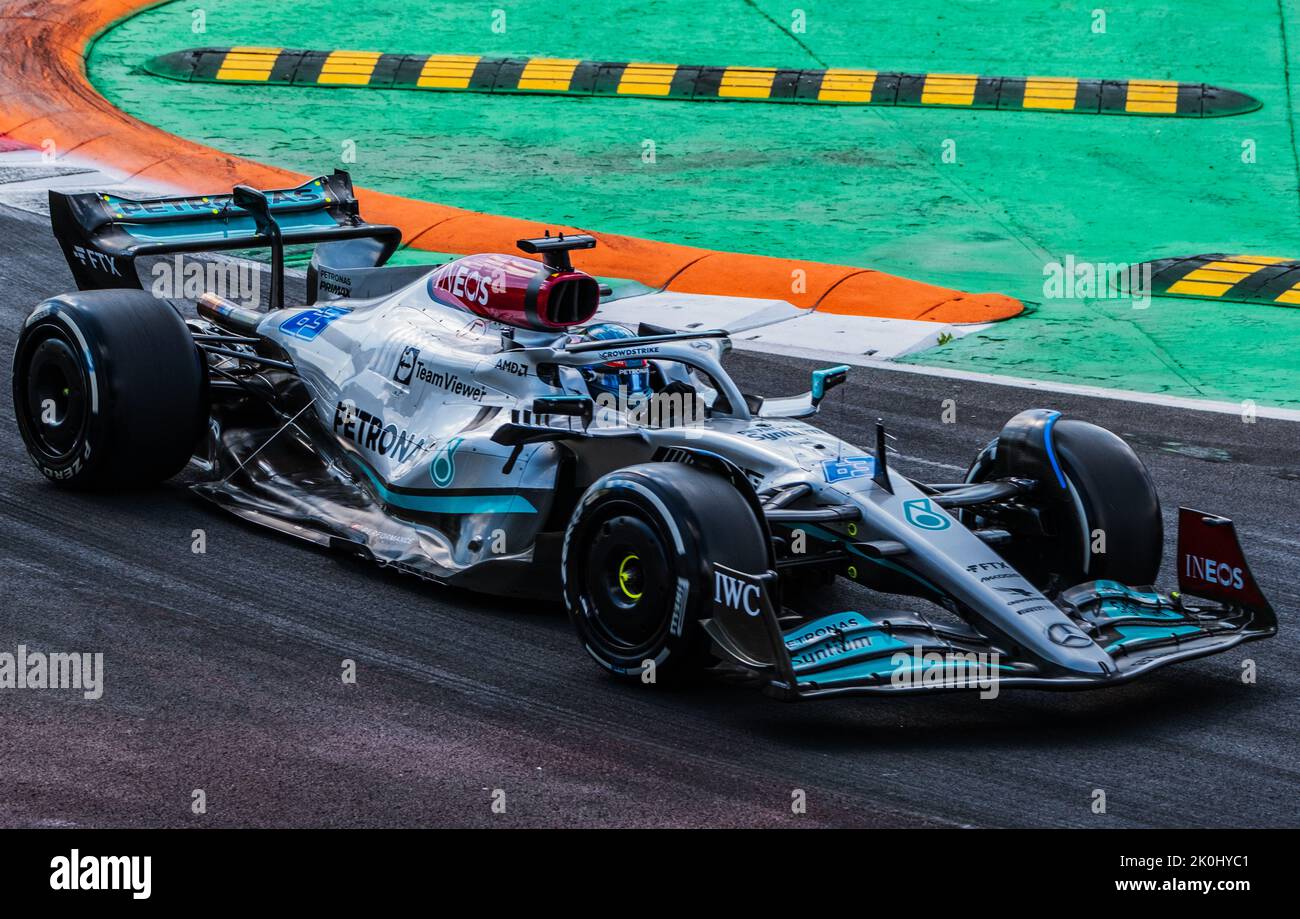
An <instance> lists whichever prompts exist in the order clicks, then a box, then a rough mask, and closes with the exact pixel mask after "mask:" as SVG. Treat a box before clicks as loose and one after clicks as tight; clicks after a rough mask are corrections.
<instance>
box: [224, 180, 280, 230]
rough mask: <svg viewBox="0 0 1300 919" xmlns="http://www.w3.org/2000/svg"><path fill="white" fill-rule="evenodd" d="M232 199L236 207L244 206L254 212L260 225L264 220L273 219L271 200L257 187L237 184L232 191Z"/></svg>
mask: <svg viewBox="0 0 1300 919" xmlns="http://www.w3.org/2000/svg"><path fill="white" fill-rule="evenodd" d="M230 199H231V200H232V201H233V202H234V204H235V207H238V208H242V209H243V210H246V211H248V213H250V214H252V215H253V218H254V219H255V220H256V221H257V225H258V227H261V226H262V221H263V220H270V219H271V202H270V201H268V200H267V198H266V195H264V194H262V192H260V191H258V190H257V189H256V188H250V187H249V186H247V185H236V186H235V187H234V189H232V191H231V193H230Z"/></svg>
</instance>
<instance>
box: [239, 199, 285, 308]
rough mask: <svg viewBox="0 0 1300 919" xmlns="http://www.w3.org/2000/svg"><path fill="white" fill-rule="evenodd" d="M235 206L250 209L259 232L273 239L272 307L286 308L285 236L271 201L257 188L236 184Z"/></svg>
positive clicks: (249, 211)
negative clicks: (273, 215) (281, 233)
mask: <svg viewBox="0 0 1300 919" xmlns="http://www.w3.org/2000/svg"><path fill="white" fill-rule="evenodd" d="M230 200H231V201H232V202H234V205H235V207H238V208H242V209H243V210H246V211H248V213H250V214H251V215H252V216H253V222H254V223H255V224H257V232H258V233H260V234H261V235H263V236H267V237H270V239H271V309H272V310H279V309H283V308H284V238H283V237H282V236H281V235H280V225H279V224H278V223H276V222H275V218H274V217H272V216H271V202H270V201H269V200H267V197H266V195H265V194H263V193H262V192H260V191H258V190H257V189H256V188H250V187H249V186H247V185H236V186H235V187H234V188H233V189H231V191H230Z"/></svg>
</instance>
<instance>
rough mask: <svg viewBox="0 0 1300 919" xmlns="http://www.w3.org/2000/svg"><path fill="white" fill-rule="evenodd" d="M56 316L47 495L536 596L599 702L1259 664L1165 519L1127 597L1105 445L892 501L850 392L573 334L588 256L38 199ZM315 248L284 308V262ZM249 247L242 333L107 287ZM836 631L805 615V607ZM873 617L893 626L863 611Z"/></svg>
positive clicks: (17, 395)
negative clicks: (676, 681)
mask: <svg viewBox="0 0 1300 919" xmlns="http://www.w3.org/2000/svg"><path fill="white" fill-rule="evenodd" d="M51 215H52V221H53V225H54V230H55V235H56V237H57V238H58V240H59V242H60V244H61V245H62V247H63V249H64V252H65V254H66V256H67V259H68V263H69V265H70V266H71V268H72V271H73V274H74V276H75V277H76V280H77V282H78V286H79V287H80V288H81V292H79V293H72V294H66V295H63V296H58V297H54V298H51V299H49V300H46V301H45V302H43V303H41V304H40V305H39V306H38V307H37V308H36V310H35V312H33V313H32V314H31V317H30V318H29V319H28V320H27V323H26V326H25V327H24V329H23V331H22V334H21V337H20V339H19V342H18V346H17V351H16V355H15V360H14V400H15V407H16V413H17V418H18V423H19V427H20V428H21V432H22V436H23V439H24V441H25V442H26V445H27V448H28V450H29V452H30V454H31V457H32V459H33V460H34V461H35V463H36V466H37V468H38V469H40V471H41V473H42V474H43V475H45V477H46V478H48V479H49V480H50V481H52V482H55V483H58V484H61V485H64V486H74V487H86V488H90V487H95V488H116V487H121V486H123V485H128V484H139V483H150V482H157V481H161V480H163V479H166V478H168V477H170V476H173V475H176V474H177V473H179V472H181V470H182V469H183V468H185V467H186V466H187V465H188V466H190V470H191V471H190V473H189V474H190V475H191V477H192V478H193V479H194V480H195V481H194V482H193V484H192V486H191V487H192V488H193V489H194V490H195V491H197V492H198V493H199V494H201V495H203V496H204V497H206V498H208V499H210V500H212V501H213V502H215V503H217V504H219V505H221V506H222V507H224V508H226V509H228V510H229V511H231V512H233V513H235V514H238V515H239V516H241V517H243V518H245V519H247V520H251V521H254V522H256V523H259V524H263V525H265V526H267V527H270V528H272V529H275V530H278V531H280V532H282V533H287V534H291V535H293V536H297V537H300V538H303V539H306V540H310V541H312V542H314V543H317V544H319V545H321V546H327V547H330V548H336V549H342V550H345V551H348V552H352V553H355V554H358V555H361V556H364V557H367V558H369V559H373V560H374V561H375V562H378V563H379V564H381V565H387V566H394V567H397V568H400V569H402V570H405V571H409V572H412V573H414V574H417V575H420V576H422V577H425V578H428V579H431V580H434V581H437V582H441V583H446V584H455V585H463V586H466V587H469V588H472V589H475V590H482V591H490V592H494V593H500V594H508V595H521V596H522V595H542V596H555V597H563V600H564V603H565V605H566V607H567V609H568V612H569V615H570V617H571V619H572V621H573V624H574V626H575V627H576V629H577V632H578V635H579V637H580V640H581V642H582V645H583V646H584V647H585V648H586V650H587V651H588V653H590V655H591V656H592V657H593V658H594V659H595V660H596V661H597V662H598V663H599V664H601V665H602V666H603V667H605V668H607V669H608V670H609V671H611V672H613V673H615V674H618V675H619V676H621V677H625V678H629V679H638V680H642V681H645V682H649V681H650V680H651V679H661V678H662V679H668V678H673V677H685V676H689V675H691V674H695V673H698V672H700V671H701V670H704V669H707V668H718V669H730V670H736V669H739V670H742V671H744V672H746V673H747V674H750V675H752V677H753V678H754V679H755V680H756V681H758V682H760V683H761V684H762V685H764V686H765V687H766V688H767V689H768V691H770V692H771V693H773V694H775V695H778V696H781V697H784V698H805V697H817V696H826V695H837V694H845V693H881V692H899V691H903V692H906V691H913V690H924V691H930V690H935V689H955V688H966V687H971V686H981V687H984V686H987V685H988V684H989V683H990V682H991V681H994V680H996V681H997V682H998V683H999V684H1001V685H1005V686H1032V687H1060V688H1090V687H1100V686H1112V685H1116V684H1119V683H1123V682H1125V681H1126V680H1129V679H1131V678H1133V677H1136V676H1139V675H1141V674H1143V673H1147V672H1148V671H1151V670H1153V669H1155V668H1157V667H1160V666H1163V665H1165V664H1169V663H1173V662H1176V661H1180V660H1186V659H1189V658H1194V657H1199V656H1202V655H1206V654H1211V653H1214V652H1217V651H1223V650H1226V649H1228V648H1231V647H1233V646H1235V645H1238V644H1240V643H1241V642H1244V641H1249V640H1252V639H1257V638H1264V637H1267V636H1270V635H1273V634H1274V633H1275V632H1276V619H1275V617H1274V614H1273V611H1272V609H1271V608H1270V606H1269V604H1268V601H1267V600H1266V599H1265V598H1264V596H1263V595H1262V593H1261V592H1260V590H1259V587H1258V585H1257V584H1256V582H1255V580H1254V578H1253V577H1252V575H1251V572H1250V569H1249V567H1248V566H1247V564H1246V561H1245V558H1244V556H1243V554H1242V551H1241V548H1240V546H1239V544H1238V540H1237V537H1236V534H1235V531H1234V528H1233V525H1232V523H1231V522H1230V521H1229V520H1227V519H1225V518H1223V517H1219V516H1215V515H1212V514H1207V513H1202V512H1198V511H1192V510H1190V509H1186V508H1184V509H1182V510H1181V511H1180V519H1179V527H1180V529H1179V542H1178V560H1177V567H1178V578H1179V590H1178V591H1176V592H1172V593H1162V592H1158V591H1156V590H1155V589H1153V588H1151V587H1150V586H1149V585H1150V584H1151V582H1152V581H1153V580H1154V579H1155V577H1156V574H1157V571H1158V568H1159V565H1160V559H1161V554H1162V546H1163V532H1162V522H1161V521H1162V518H1161V513H1160V505H1159V501H1158V499H1157V497H1156V493H1155V490H1154V487H1153V485H1152V482H1151V479H1150V477H1149V475H1148V473H1147V471H1146V469H1145V468H1144V467H1143V465H1142V463H1141V461H1140V460H1139V459H1138V458H1137V456H1136V455H1135V454H1134V453H1133V451H1132V450H1131V449H1130V448H1129V447H1128V446H1127V445H1126V444H1125V443H1124V442H1123V441H1122V440H1121V439H1120V438H1118V437H1116V436H1115V435H1114V434H1111V433H1109V432H1107V431H1105V430H1103V429H1101V428H1099V427H1096V426H1094V425H1091V424H1088V423H1086V422H1083V421H1078V420H1073V419H1066V418H1062V417H1061V416H1060V415H1059V413H1057V412H1055V411H1050V410H1046V409H1031V410H1028V411H1024V412H1021V413H1020V414H1017V415H1016V416H1015V417H1014V418H1012V419H1011V420H1010V421H1009V422H1008V423H1007V425H1006V427H1005V428H1004V429H1003V430H1002V432H1001V434H1000V435H999V437H998V438H997V439H996V440H995V441H994V442H993V443H991V444H988V445H987V446H986V447H985V448H984V449H983V450H981V451H979V452H978V454H977V456H976V458H975V460H974V462H973V463H972V465H971V467H970V471H969V473H968V475H967V476H966V477H965V479H964V481H960V482H946V483H925V482H920V481H916V480H914V479H911V478H909V477H907V476H905V475H902V474H900V473H899V472H898V471H896V470H894V469H893V468H891V463H890V459H889V454H890V449H889V447H888V446H887V440H888V435H886V433H885V431H884V427H883V425H881V424H880V423H879V422H878V423H877V426H876V437H875V442H874V443H871V444H868V445H866V446H856V445H853V444H849V443H845V442H844V441H841V440H839V439H838V438H836V437H834V436H832V435H830V434H827V433H825V432H824V431H822V430H820V429H818V428H817V427H814V426H813V425H811V424H809V423H808V421H807V420H806V419H808V418H810V417H812V416H813V415H815V414H816V412H817V411H818V406H819V404H820V403H821V402H822V400H823V399H825V398H826V397H827V395H828V393H829V392H830V391H831V390H832V388H833V387H835V386H836V385H838V384H840V383H842V382H843V381H844V380H845V378H846V377H847V375H848V372H849V371H848V368H847V367H831V368H827V369H824V370H818V371H815V372H814V373H813V374H812V379H811V383H810V387H809V391H808V392H805V393H803V394H802V395H797V396H792V397H787V398H763V397H759V396H756V395H752V394H749V393H747V392H745V391H744V390H742V389H741V388H740V387H739V386H738V385H737V384H736V382H734V381H733V380H732V379H731V377H730V376H729V375H728V374H727V372H726V371H725V370H724V369H723V366H722V359H723V358H724V356H725V355H726V354H727V352H728V351H729V349H730V343H729V339H728V336H727V333H726V332H725V331H720V330H719V331H696V332H680V331H673V330H671V329H666V328H660V327H655V326H650V325H645V324H643V325H641V326H640V328H638V329H637V330H635V331H632V330H630V329H626V328H623V327H619V326H614V325H611V324H608V323H596V324H595V325H593V324H592V320H593V319H594V317H595V315H596V313H597V310H598V307H599V305H600V301H601V297H602V286H601V284H600V283H599V282H598V281H597V280H595V279H594V278H592V277H590V276H588V275H586V274H584V273H583V272H581V271H578V270H576V269H574V268H573V267H572V264H571V261H570V258H571V256H570V253H571V252H573V251H574V250H581V249H585V248H590V247H592V246H594V245H595V244H596V240H595V239H594V238H592V237H590V236H585V235H578V236H574V235H570V236H563V235H559V236H546V237H542V238H540V239H529V240H521V241H520V242H519V247H520V248H521V249H522V250H523V251H524V252H525V253H527V254H528V255H533V256H539V257H540V260H537V259H532V258H525V257H521V256H513V255H502V254H485V255H471V256H468V257H465V258H460V259H456V260H454V261H451V262H450V263H447V264H442V265H436V266H411V265H399V266H392V267H386V266H385V263H386V262H387V260H388V258H389V257H390V256H391V255H392V253H393V252H394V250H395V249H396V248H397V246H398V244H399V242H400V234H399V233H398V231H397V230H396V229H394V228H392V227H385V226H377V225H372V224H367V223H365V222H363V221H362V220H361V218H360V216H359V214H358V208H357V202H356V199H355V197H354V196H353V192H352V186H351V182H350V180H349V178H348V176H347V175H346V174H345V173H335V174H334V175H332V176H323V177H321V178H319V179H316V180H314V181H312V182H308V183H306V184H305V185H303V186H301V187H299V188H294V189H287V190H280V191H268V192H259V191H256V190H254V189H250V188H247V187H244V186H240V187H237V188H236V189H235V190H234V192H233V193H232V194H230V195H218V196H207V197H202V198H156V199H150V200H139V201H137V200H129V199H125V198H121V197H116V196H113V195H109V194H77V195H64V194H60V193H56V192H51ZM287 244H313V245H315V250H314V253H313V255H312V258H311V263H310V265H309V268H308V271H307V302H306V303H305V304H304V305H299V306H288V307H286V306H285V304H284V302H283V300H284V282H283V270H284V268H283V265H284V246H285V245H287ZM267 246H269V247H270V250H271V263H272V271H271V295H270V306H269V310H267V311H263V310H261V309H257V308H250V306H247V305H245V306H240V305H238V304H236V303H233V302H231V301H229V300H226V299H223V298H221V297H218V296H215V295H213V294H211V293H204V294H203V295H202V296H199V297H197V298H196V300H192V301H190V302H189V304H188V305H183V304H178V303H177V302H176V301H163V300H159V299H157V298H155V297H154V296H152V295H151V294H150V293H147V292H145V291H143V290H141V289H139V288H140V287H141V282H140V276H139V274H138V266H137V261H136V260H137V259H138V258H143V257H148V256H157V255H160V254H164V253H178V252H192V251H200V250H231V249H248V248H253V247H267ZM836 578H841V579H847V580H848V581H851V582H855V583H856V584H858V585H861V586H862V587H863V588H865V590H862V591H860V593H861V594H862V595H863V597H864V601H863V606H862V607H861V608H860V609H856V610H852V611H840V609H839V608H837V607H831V608H825V607H824V606H823V608H820V609H819V608H817V607H818V602H817V597H818V596H819V595H821V596H824V592H822V593H821V594H819V591H818V590H816V589H813V588H815V586H816V585H817V584H818V583H819V582H825V581H828V580H830V581H833V580H835V579H836ZM891 597H898V598H900V599H894V600H891V599H890V598H891Z"/></svg>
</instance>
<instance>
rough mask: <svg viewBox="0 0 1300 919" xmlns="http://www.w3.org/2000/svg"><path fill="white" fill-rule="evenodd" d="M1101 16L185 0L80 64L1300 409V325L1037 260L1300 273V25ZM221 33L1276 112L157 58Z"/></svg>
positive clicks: (1282, 11)
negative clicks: (1007, 311) (1253, 104)
mask: <svg viewBox="0 0 1300 919" xmlns="http://www.w3.org/2000/svg"><path fill="white" fill-rule="evenodd" d="M1097 7H1098V5H1097V4H1092V3H1081V2H1070V0H1062V2H1058V3H1052V4H1045V3H1042V2H1029V0H1002V2H998V3H985V2H979V3H976V2H961V0H947V2H938V0H910V2H907V3H896V4H869V3H859V2H848V0H843V2H839V3H832V2H825V0H798V2H775V0H716V2H711V3H699V2H687V0H640V2H637V0H603V2H601V3H598V4H589V5H582V6H575V5H573V4H569V5H567V6H557V5H556V4H555V2H554V0H511V2H504V3H501V4H478V3H464V4H453V3H446V4H430V3H426V2H420V0H370V2H368V3H366V4H361V5H358V4H352V3H342V2H338V0H301V2H297V3H292V4H289V3H284V4H279V3H277V4H269V3H265V2H256V0H207V2H205V3H204V4H203V6H202V11H203V13H204V17H203V20H202V26H203V28H204V31H201V32H196V31H195V29H196V28H197V27H198V19H197V18H196V16H197V14H196V12H195V8H194V7H193V5H192V4H187V3H179V2H176V3H170V4H167V5H164V6H161V7H157V8H154V9H151V10H147V11H145V12H143V13H141V14H139V15H137V16H135V17H134V18H131V19H128V20H126V21H125V22H123V23H120V24H118V25H117V26H116V27H114V28H113V29H111V30H110V31H109V32H108V33H106V34H105V35H104V36H103V37H101V39H100V40H99V41H98V42H97V43H96V44H95V46H94V48H93V51H92V53H91V56H90V62H89V71H90V75H91V78H92V80H93V82H94V83H95V85H96V86H97V87H98V88H99V90H100V91H101V92H103V93H104V94H105V95H106V96H107V97H108V98H109V99H110V100H112V101H113V102H114V103H115V104H117V105H118V106H120V107H121V108H123V109H124V110H126V111H128V112H130V113H131V114H133V115H135V116H137V117H139V118H141V119H142V120H144V121H147V122H150V123H152V124H155V125H158V126H159V127H161V128H163V129H165V130H167V131H170V132H172V133H175V134H178V135H181V136H184V137H188V138H191V139H193V140H196V141H199V142H202V143H205V144H209V145H211V146H214V147H217V148H220V149H222V150H225V151H229V152H231V153H236V154H239V155H242V156H247V157H251V158H254V159H257V160H261V161H264V162H268V163H271V164H274V165H277V166H282V167H286V168H290V169H295V170H298V171H301V172H304V173H310V174H318V173H321V172H327V171H329V170H331V169H333V168H335V167H342V168H347V169H349V170H350V171H351V172H352V173H353V176H354V178H355V179H356V181H357V182H358V183H359V184H362V185H366V186H369V187H374V188H380V189H383V190H385V191H389V192H394V193H397V194H403V195H408V196H410V197H414V198H421V199H425V200H430V201H436V202H439V203H442V204H449V205H454V206H457V207H464V208H470V209H473V210H479V211H486V212H490V213H497V214H506V215H510V216H516V217H524V218H530V219H535V220H542V221H555V222H557V223H565V224H573V225H578V226H585V227H591V228H593V229H597V230H601V231H607V232H616V233H626V234H630V235H635V236H644V237H650V238H655V239H661V240H666V241H670V242H678V243H686V244H690V245H697V246H705V247H708V248H714V249H726V250H732V251H740V252H752V253H758V254H764V255H786V256H798V257H802V258H808V259H815V260H818V261H826V262H836V263H840V264H850V265H861V266H865V267H871V268H878V269H881V270H884V271H889V272H892V273H896V274H901V275H905V276H907V277H912V278H916V279H919V280H925V281H930V282H934V283H939V284H945V285H950V286H953V287H957V288H961V289H965V290H971V291H998V292H1004V293H1008V294H1011V295H1013V296H1017V297H1020V298H1021V299H1023V300H1025V301H1026V302H1028V303H1030V304H1031V305H1032V310H1031V312H1030V313H1028V314H1027V315H1025V316H1023V317H1020V318H1017V319H1014V320H1011V321H1008V322H1003V323H999V324H997V325H995V326H993V327H992V328H990V329H988V330H986V331H984V332H981V333H979V334H974V335H969V336H967V337H965V338H961V339H958V340H956V341H952V342H949V343H947V344H945V345H941V346H939V347H937V348H934V349H931V350H929V351H926V352H924V353H922V354H920V355H917V356H914V357H912V358H909V360H911V361H914V362H917V363H922V364H930V365H936V366H948V367H957V368H965V369H971V370H978V371H983V372H989V373H1001V374H1010V375H1015V376H1022V377H1032V378H1039V379H1050V380H1057V381H1068V382H1076V383H1084V384H1094V385H1101V386H1109V387H1119V388H1124V389H1139V390H1144V391H1149V392H1160V393H1168V394H1173V395H1185V396H1199V397H1205V398H1214V399H1225V400H1230V401H1240V400H1254V401H1256V402H1257V403H1259V404H1272V405H1285V406H1292V407H1296V406H1300V347H1298V345H1297V343H1298V341H1300V309H1295V308H1291V309H1288V308H1284V307H1273V306H1266V305H1252V306H1247V305H1243V304H1237V303H1227V302H1225V303H1219V302H1214V301H1196V300H1180V299H1173V298H1155V299H1153V300H1151V302H1150V303H1149V305H1147V306H1146V308H1135V304H1134V303H1133V302H1131V301H1129V300H1108V299H1095V298H1087V297H1084V298H1077V297H1072V298H1047V297H1045V296H1044V280H1045V278H1044V266H1045V264H1046V263H1047V262H1050V261H1052V260H1061V261H1063V260H1065V259H1066V257H1067V256H1073V257H1074V259H1076V260H1079V261H1085V262H1105V263H1127V262H1138V261H1143V260H1146V259H1152V258H1160V257H1167V256H1181V255H1192V254H1197V253H1202V252H1226V253H1228V254H1258V255H1272V256H1284V257H1292V258H1296V257H1300V191H1298V186H1300V169H1298V167H1297V125H1296V122H1297V119H1298V118H1300V86H1297V85H1296V83H1297V75H1296V73H1295V71H1297V70H1300V55H1298V53H1297V49H1300V12H1297V8H1296V7H1295V6H1294V5H1293V4H1288V3H1281V4H1279V3H1277V2H1276V0H1240V2H1236V3H1233V4H1225V3H1222V2H1203V0H1202V2H1195V0H1187V2H1164V3H1141V4H1128V5H1125V6H1124V7H1122V8H1121V7H1116V8H1113V9H1108V10H1106V21H1105V22H1104V24H1103V23H1100V22H1098V20H1097V18H1096V14H1095V13H1094V10H1095V9H1096V8H1097ZM792 8H797V9H798V10H802V11H803V14H804V16H803V19H802V22H800V21H799V20H798V18H797V14H796V13H794V12H792ZM496 9H503V10H504V15H505V18H504V21H503V20H502V19H501V18H500V16H499V15H497V14H494V10H496ZM801 24H802V26H803V30H802V31H800V29H799V26H800V25H801ZM1103 25H1104V31H1100V29H1101V28H1102V26H1103ZM201 45H214V46H224V45H260V46H278V47H291V48H294V47H296V48H331V47H337V48H344V49H349V50H374V51H387V52H408V53H429V52H436V53H466V54H487V55H507V54H508V55H519V56H550V57H573V58H600V59H607V60H632V61H647V62H670V63H681V64H724V65H727V64H730V65H750V66H774V67H855V68H877V69H890V70H905V71H934V72H950V73H979V72H983V73H991V74H998V75H1005V76H1074V77H1092V78H1115V79H1143V78H1146V79H1159V80H1182V81H1188V82H1206V83H1211V84H1214V85H1217V86H1222V87H1226V88H1230V89H1237V90H1240V91H1243V92H1246V93H1249V94H1250V95H1253V96H1255V97H1257V98H1258V99H1260V100H1261V101H1262V102H1263V108H1262V109H1261V110H1259V111H1257V112H1254V113H1251V114H1247V115H1240V116H1234V117H1227V118H1215V119H1174V118H1132V117H1108V116H1100V115H1099V116H1092V115H1065V114H1054V113H1022V112H979V111H970V110H956V109H954V110H944V109H934V108H929V109H881V108H872V107H863V108H835V107H822V106H793V105H754V104H746V103H727V102H699V103H694V102H681V103H672V102H665V101H660V100H647V99H620V98H590V99H573V98H557V97H522V96H484V95H479V94H456V93H418V92H387V93H376V92H366V91H364V90H349V89H320V88H310V89H309V88H304V89H297V88H293V89H289V88H272V87H257V86H242V85H235V86H224V85H203V86H193V87H187V86H185V85H183V84H178V83H175V82H172V81H168V80H162V79H158V78H156V77H151V76H149V75H147V74H145V73H143V72H142V71H141V70H140V69H139V68H140V65H141V63H142V62H143V61H144V60H145V59H147V58H149V57H151V56H154V55H157V54H160V53H163V52H165V51H171V50H178V49H181V48H189V47H196V46H201ZM1288 46H1289V48H1290V58H1291V60H1292V62H1293V66H1292V68H1291V70H1292V72H1291V73H1290V74H1288V68H1287V66H1286V62H1287V50H1286V49H1287V48H1288Z"/></svg>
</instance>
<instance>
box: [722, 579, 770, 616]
mask: <svg viewBox="0 0 1300 919" xmlns="http://www.w3.org/2000/svg"><path fill="white" fill-rule="evenodd" d="M713 602H714V603H718V604H721V605H722V606H725V607H727V608H729V609H734V610H737V611H739V612H743V613H745V614H747V615H749V616H758V615H761V614H762V612H763V606H762V589H761V588H760V587H759V586H758V585H757V584H750V583H748V582H746V581H742V580H741V579H740V578H733V577H732V576H731V575H729V574H723V573H722V572H721V571H718V570H717V569H716V568H715V569H714V571H713Z"/></svg>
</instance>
